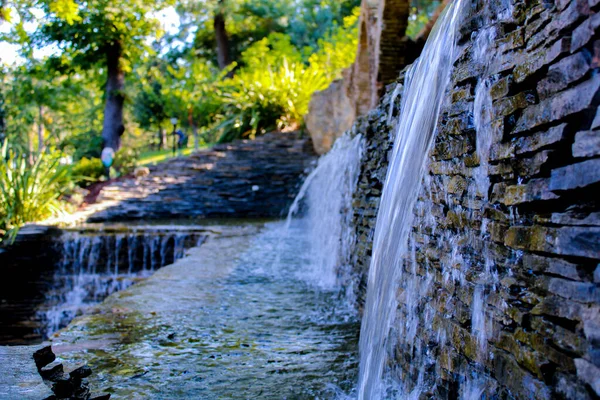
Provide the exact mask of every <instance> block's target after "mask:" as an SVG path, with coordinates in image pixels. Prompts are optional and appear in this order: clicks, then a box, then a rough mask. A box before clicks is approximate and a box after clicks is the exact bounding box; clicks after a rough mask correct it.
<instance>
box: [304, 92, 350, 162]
mask: <svg viewBox="0 0 600 400" xmlns="http://www.w3.org/2000/svg"><path fill="white" fill-rule="evenodd" d="M355 118H356V114H355V112H354V108H353V106H352V103H351V101H350V98H349V97H348V95H347V94H346V88H345V85H344V81H342V80H337V81H335V82H333V83H332V84H331V85H330V86H329V87H328V88H327V89H325V90H323V91H322V92H316V93H314V94H313V96H312V98H311V100H310V104H309V106H308V114H307V115H306V117H305V123H306V128H307V130H308V132H309V133H310V136H311V139H312V142H313V146H314V149H315V151H316V153H317V154H325V153H327V152H328V151H329V150H330V149H331V146H333V143H334V142H335V140H336V139H337V138H338V137H340V136H341V135H342V134H343V133H344V132H345V131H347V130H349V129H350V128H351V127H352V124H353V123H354V119H355Z"/></svg>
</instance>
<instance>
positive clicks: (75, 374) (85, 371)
mask: <svg viewBox="0 0 600 400" xmlns="http://www.w3.org/2000/svg"><path fill="white" fill-rule="evenodd" d="M91 374H92V369H91V368H90V367H88V366H87V365H84V366H83V367H79V368H77V369H74V370H73V371H71V372H69V376H70V377H71V378H72V379H83V378H87V377H88V376H90V375H91Z"/></svg>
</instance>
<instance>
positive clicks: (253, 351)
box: [53, 223, 359, 399]
mask: <svg viewBox="0 0 600 400" xmlns="http://www.w3.org/2000/svg"><path fill="white" fill-rule="evenodd" d="M282 227H283V226H282V223H269V224H266V225H265V227H264V229H262V231H261V233H259V234H245V235H238V236H234V235H231V236H229V237H214V238H209V239H208V240H207V242H206V243H205V244H203V245H202V246H200V247H198V248H194V249H192V250H191V251H190V253H189V255H188V257H185V258H183V259H181V260H179V261H177V262H176V263H175V264H174V265H171V266H167V267H165V268H163V269H161V270H159V271H158V272H156V273H155V274H154V275H153V276H152V277H151V278H149V279H148V280H146V281H144V282H141V283H139V284H137V285H135V286H133V287H132V288H129V289H127V290H125V291H122V292H119V293H116V294H114V295H112V296H110V297H109V298H108V299H107V300H106V301H105V302H104V303H103V304H101V305H100V306H99V307H98V308H97V309H96V310H95V313H94V314H92V315H87V316H83V317H80V318H78V319H76V320H75V321H74V322H73V323H72V324H71V325H70V326H69V327H68V328H67V329H65V330H64V331H62V332H60V333H59V335H58V336H57V337H55V338H54V339H53V343H54V344H53V347H54V349H55V352H57V353H58V354H59V357H60V361H62V362H64V363H65V364H66V365H67V366H68V367H74V366H76V365H79V364H81V363H87V364H89V365H90V366H91V367H92V368H93V370H94V375H92V376H91V377H90V382H91V385H92V387H93V389H94V390H95V391H107V392H110V393H112V394H113V398H127V399H148V398H161V399H191V398H201V399H237V398H239V399H246V398H261V399H271V398H272V399H283V398H287V399H304V398H306V399H308V398H311V399H312V398H334V397H335V396H336V395H337V392H339V391H340V390H341V391H345V392H349V391H350V390H351V389H352V387H353V386H354V385H355V381H356V374H357V340H358V330H359V327H358V322H357V320H356V317H355V315H354V311H353V310H352V309H350V308H349V307H348V305H347V304H346V303H345V298H344V297H343V296H342V295H340V293H339V292H337V291H335V290H331V291H325V290H323V289H317V287H318V286H315V285H311V284H308V283H306V281H304V280H302V279H301V278H299V276H301V274H298V272H299V271H301V270H302V269H303V268H306V267H307V265H306V263H307V262H309V258H310V257H307V254H306V247H305V244H306V240H307V238H306V237H305V236H304V235H303V233H302V231H298V232H296V233H293V234H287V235H284V234H283V233H282V231H281V229H282ZM292 229H293V228H292ZM282 238H287V239H285V240H282ZM277 254H279V255H280V256H277Z"/></svg>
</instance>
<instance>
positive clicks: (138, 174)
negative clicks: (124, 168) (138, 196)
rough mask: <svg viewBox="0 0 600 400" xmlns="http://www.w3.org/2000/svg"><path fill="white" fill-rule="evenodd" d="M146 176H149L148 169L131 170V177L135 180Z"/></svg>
mask: <svg viewBox="0 0 600 400" xmlns="http://www.w3.org/2000/svg"><path fill="white" fill-rule="evenodd" d="M148 175H150V169H149V168H148V167H137V168H136V169H135V170H133V176H135V177H136V178H143V177H144V176H148Z"/></svg>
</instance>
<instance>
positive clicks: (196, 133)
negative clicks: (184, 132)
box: [188, 108, 200, 151]
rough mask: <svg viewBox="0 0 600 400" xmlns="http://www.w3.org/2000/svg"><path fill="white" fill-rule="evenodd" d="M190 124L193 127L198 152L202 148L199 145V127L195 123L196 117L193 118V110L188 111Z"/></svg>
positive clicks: (195, 146) (195, 147)
mask: <svg viewBox="0 0 600 400" xmlns="http://www.w3.org/2000/svg"><path fill="white" fill-rule="evenodd" d="M188 124H189V125H190V126H191V127H192V133H193V135H194V150H195V151H198V149H199V148H200V146H199V144H198V127H197V126H196V124H195V123H194V117H193V116H192V109H191V108H190V109H188Z"/></svg>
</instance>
